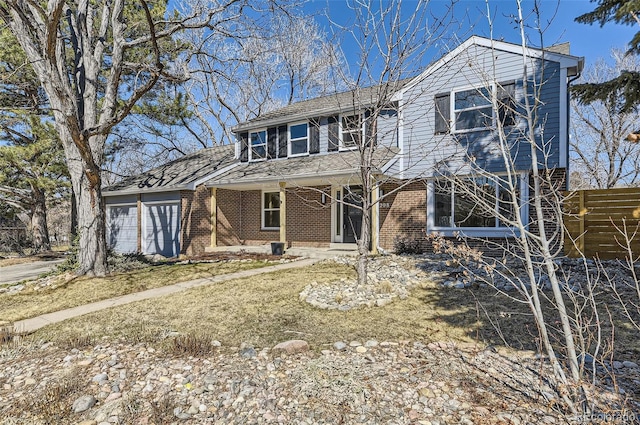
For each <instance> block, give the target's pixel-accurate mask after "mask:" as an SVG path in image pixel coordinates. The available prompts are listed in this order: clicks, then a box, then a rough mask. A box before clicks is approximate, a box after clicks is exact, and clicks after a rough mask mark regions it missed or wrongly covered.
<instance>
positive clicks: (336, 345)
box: [333, 341, 347, 351]
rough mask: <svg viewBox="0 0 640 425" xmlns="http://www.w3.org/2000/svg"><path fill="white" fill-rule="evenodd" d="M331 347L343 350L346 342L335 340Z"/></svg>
mask: <svg viewBox="0 0 640 425" xmlns="http://www.w3.org/2000/svg"><path fill="white" fill-rule="evenodd" d="M333 348H335V349H336V350H338V351H342V350H344V349H345V348H347V344H345V343H344V342H342V341H338V342H336V343H335V344H333Z"/></svg>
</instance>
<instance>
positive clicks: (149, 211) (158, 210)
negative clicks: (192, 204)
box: [142, 202, 180, 257]
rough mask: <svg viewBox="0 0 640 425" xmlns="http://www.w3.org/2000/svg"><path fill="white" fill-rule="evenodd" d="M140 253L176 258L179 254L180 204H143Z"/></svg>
mask: <svg viewBox="0 0 640 425" xmlns="http://www.w3.org/2000/svg"><path fill="white" fill-rule="evenodd" d="M143 211H144V216H143V219H142V226H143V227H142V229H143V234H142V252H143V253H145V254H160V255H163V256H165V257H177V256H178V254H179V253H180V203H179V202H171V203H160V202H158V203H155V202H154V203H145V204H144V207H143Z"/></svg>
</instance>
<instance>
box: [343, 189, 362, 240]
mask: <svg viewBox="0 0 640 425" xmlns="http://www.w3.org/2000/svg"><path fill="white" fill-rule="evenodd" d="M343 193H344V204H342V205H343V207H342V231H343V233H342V235H343V236H342V242H344V243H355V242H356V241H357V240H358V239H360V235H361V233H362V209H360V208H358V207H359V206H361V205H362V198H361V196H362V188H361V187H353V186H352V187H350V188H349V187H345V188H344V189H343ZM349 204H350V205H349Z"/></svg>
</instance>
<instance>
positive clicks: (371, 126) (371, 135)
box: [364, 109, 378, 147]
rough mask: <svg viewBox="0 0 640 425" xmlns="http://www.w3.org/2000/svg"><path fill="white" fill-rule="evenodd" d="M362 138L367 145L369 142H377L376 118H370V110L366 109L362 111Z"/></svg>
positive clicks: (374, 143)
mask: <svg viewBox="0 0 640 425" xmlns="http://www.w3.org/2000/svg"><path fill="white" fill-rule="evenodd" d="M364 120H365V121H364V140H365V143H366V145H367V147H369V144H370V143H372V142H373V146H376V145H377V144H378V131H377V128H378V126H377V125H376V120H375V119H371V110H369V109H367V110H366V111H365V113H364Z"/></svg>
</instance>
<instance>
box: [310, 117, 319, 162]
mask: <svg viewBox="0 0 640 425" xmlns="http://www.w3.org/2000/svg"><path fill="white" fill-rule="evenodd" d="M319 152H320V118H311V119H310V120H309V153H310V154H311V153H319Z"/></svg>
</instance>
